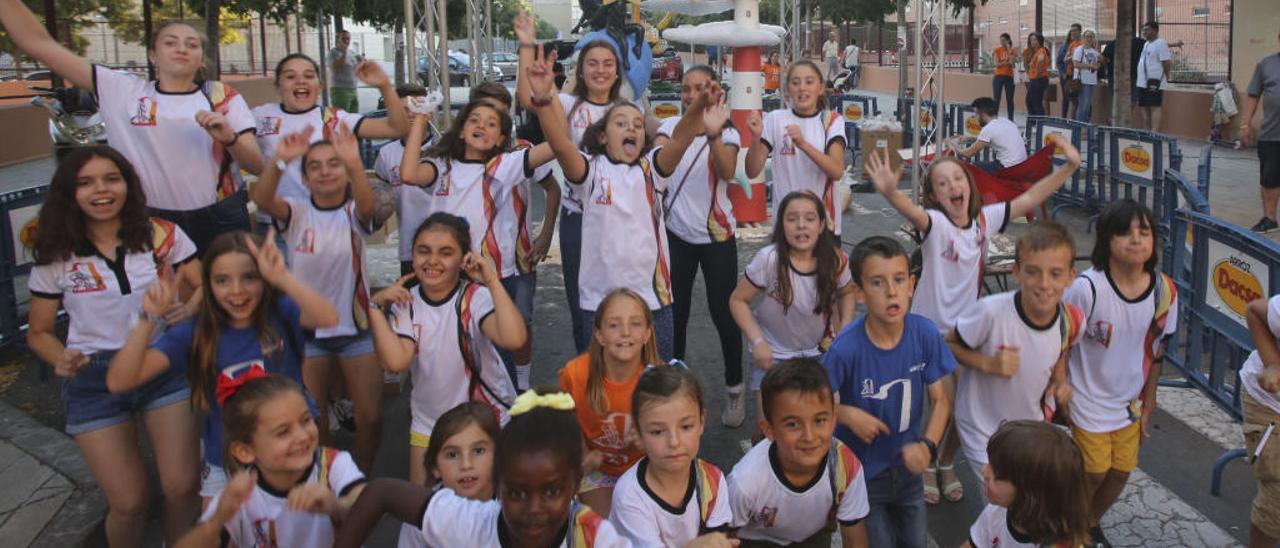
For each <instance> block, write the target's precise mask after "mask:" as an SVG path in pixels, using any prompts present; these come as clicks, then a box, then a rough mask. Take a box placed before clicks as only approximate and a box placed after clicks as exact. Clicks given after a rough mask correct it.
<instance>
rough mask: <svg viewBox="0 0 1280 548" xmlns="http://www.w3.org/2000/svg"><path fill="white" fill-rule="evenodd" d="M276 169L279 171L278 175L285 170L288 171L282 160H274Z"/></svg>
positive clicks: (287, 166)
mask: <svg viewBox="0 0 1280 548" xmlns="http://www.w3.org/2000/svg"><path fill="white" fill-rule="evenodd" d="M276 169H278V170H280V173H284V172H285V170H287V169H289V164H288V163H287V162H285V161H284V160H281V159H279V158H276Z"/></svg>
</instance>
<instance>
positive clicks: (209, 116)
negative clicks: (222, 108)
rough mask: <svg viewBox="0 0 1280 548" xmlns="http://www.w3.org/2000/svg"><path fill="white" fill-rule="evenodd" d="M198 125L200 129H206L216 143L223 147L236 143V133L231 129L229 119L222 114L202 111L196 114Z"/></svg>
mask: <svg viewBox="0 0 1280 548" xmlns="http://www.w3.org/2000/svg"><path fill="white" fill-rule="evenodd" d="M196 123H197V124H200V127H202V128H204V130H205V132H207V133H208V134H209V136H210V137H212V138H213V140H214V141H217V142H219V143H222V144H223V145H231V144H232V143H233V141H235V138H236V132H235V131H234V130H232V129H231V124H230V123H228V122H227V117H226V116H223V115H222V114H219V113H217V112H210V111H207V110H202V111H200V112H197V113H196Z"/></svg>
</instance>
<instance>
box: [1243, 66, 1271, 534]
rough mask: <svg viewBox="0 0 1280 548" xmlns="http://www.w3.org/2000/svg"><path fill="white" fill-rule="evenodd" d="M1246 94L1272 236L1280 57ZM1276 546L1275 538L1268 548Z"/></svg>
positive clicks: (1249, 139) (1246, 131) (1263, 226)
mask: <svg viewBox="0 0 1280 548" xmlns="http://www.w3.org/2000/svg"><path fill="white" fill-rule="evenodd" d="M1245 94H1246V95H1247V96H1248V97H1247V98H1246V99H1245V101H1244V118H1241V119H1240V121H1241V126H1240V142H1241V143H1243V144H1245V145H1246V146H1248V145H1251V144H1254V143H1257V144H1258V167H1259V170H1260V172H1261V173H1260V179H1259V181H1258V182H1259V183H1261V185H1262V211H1263V214H1262V220H1260V221H1258V224H1255V225H1253V231H1254V232H1273V231H1275V230H1276V229H1277V228H1280V224H1277V223H1276V201H1277V200H1280V53H1273V54H1271V55H1268V56H1266V57H1263V58H1262V60H1261V61H1258V65H1257V66H1255V67H1254V68H1253V78H1251V79H1250V80H1249V88H1248V89H1247V90H1246V93H1245ZM1259 100H1261V102H1262V124H1261V125H1260V126H1258V127H1257V128H1255V127H1254V125H1253V117H1254V115H1255V114H1257V112H1258V102H1259ZM1256 529H1257V528H1256V527H1255V531H1256ZM1258 532H1260V531H1258ZM1250 536H1253V532H1251V533H1250ZM1274 543H1275V542H1274V538H1273V540H1272V541H1271V542H1269V543H1268V545H1271V544H1274Z"/></svg>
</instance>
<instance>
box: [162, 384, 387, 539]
mask: <svg viewBox="0 0 1280 548" xmlns="http://www.w3.org/2000/svg"><path fill="white" fill-rule="evenodd" d="M218 399H219V400H221V402H220V403H221V405H222V407H223V411H224V413H223V416H222V419H223V425H224V427H225V428H226V447H225V449H224V450H225V451H226V455H227V456H228V457H229V459H228V460H227V462H226V464H227V466H228V468H229V471H230V472H231V473H232V478H231V479H230V480H229V481H228V482H227V485H226V488H225V489H223V490H222V492H221V493H218V494H217V495H216V496H214V497H213V500H212V501H211V502H210V503H209V506H208V508H207V509H206V510H205V512H204V515H203V516H202V517H201V518H200V521H201V523H200V524H199V525H197V526H196V527H195V529H192V530H191V532H189V533H187V535H186V536H185V537H183V539H182V540H181V541H179V544H180V545H182V546H225V545H232V546H264V545H269V546H332V545H333V540H334V523H335V521H338V522H340V521H341V520H342V517H343V516H344V515H346V513H347V509H349V508H350V507H351V505H352V503H354V502H355V500H356V499H357V498H359V496H360V493H361V492H362V491H363V490H364V487H365V478H364V474H362V473H360V469H359V468H357V467H356V465H355V462H354V461H352V460H351V455H349V454H347V453H346V452H344V451H339V450H337V449H330V448H328V447H324V446H321V445H320V444H319V433H318V432H317V429H316V423H315V422H314V421H313V420H312V418H311V417H312V413H311V409H310V408H309V407H308V404H307V400H306V397H305V396H304V395H303V392H302V387H301V386H298V384H297V383H296V382H294V381H292V380H290V379H289V378H287V377H282V376H279V375H267V374H266V373H265V372H264V371H263V370H262V368H261V367H248V368H244V369H241V370H237V371H236V372H234V373H232V372H225V373H223V374H222V375H220V376H219V379H218Z"/></svg>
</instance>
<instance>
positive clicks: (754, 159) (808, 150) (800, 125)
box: [746, 59, 847, 236]
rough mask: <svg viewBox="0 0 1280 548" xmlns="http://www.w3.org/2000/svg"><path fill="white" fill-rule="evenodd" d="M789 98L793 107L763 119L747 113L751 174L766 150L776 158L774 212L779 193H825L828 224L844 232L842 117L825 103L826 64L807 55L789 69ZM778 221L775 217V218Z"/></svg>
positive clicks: (755, 172) (757, 171) (748, 168)
mask: <svg viewBox="0 0 1280 548" xmlns="http://www.w3.org/2000/svg"><path fill="white" fill-rule="evenodd" d="M785 84H786V89H787V100H788V101H789V102H790V103H791V108H790V109H787V110H775V111H772V112H770V113H769V114H768V115H766V116H765V117H764V118H763V119H761V117H760V113H759V112H752V113H751V116H750V118H748V119H747V128H748V129H749V130H750V131H751V136H750V139H748V142H749V148H748V149H747V159H746V173H747V177H749V178H755V177H757V176H759V175H760V173H761V172H762V171H763V170H764V161H765V158H766V156H771V157H772V158H773V181H772V184H773V195H774V197H775V198H774V210H773V211H774V217H778V216H779V214H780V213H779V212H780V211H781V209H780V206H781V201H780V200H779V199H778V198H777V197H779V196H786V195H788V194H790V193H792V192H808V193H810V194H813V195H814V196H818V197H819V198H821V199H822V207H823V209H824V210H825V211H826V213H827V215H826V218H827V228H829V229H830V230H832V231H833V232H835V233H836V235H837V236H838V235H840V205H839V204H837V203H836V202H837V196H838V195H839V192H838V191H837V189H836V185H837V184H839V181H840V178H841V177H843V176H844V150H845V146H846V145H847V143H845V135H844V118H843V117H842V116H840V113H839V112H834V111H829V110H827V108H826V105H827V95H826V92H825V90H824V87H823V86H824V85H825V83H824V80H823V78H822V69H820V68H818V65H817V64H815V63H814V62H813V61H809V60H807V59H804V60H800V61H796V62H795V63H793V64H792V65H791V67H790V68H788V69H787V74H786V80H785ZM775 222H777V221H775Z"/></svg>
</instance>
